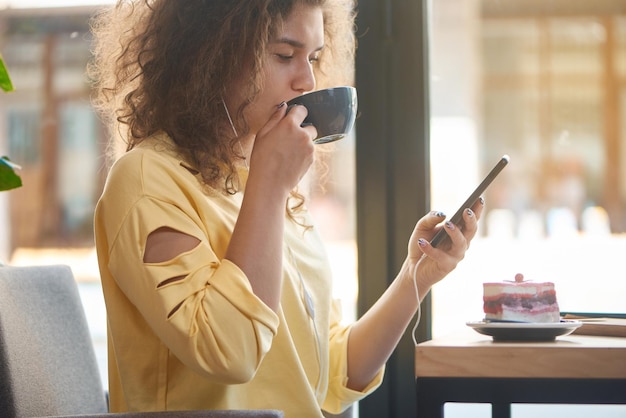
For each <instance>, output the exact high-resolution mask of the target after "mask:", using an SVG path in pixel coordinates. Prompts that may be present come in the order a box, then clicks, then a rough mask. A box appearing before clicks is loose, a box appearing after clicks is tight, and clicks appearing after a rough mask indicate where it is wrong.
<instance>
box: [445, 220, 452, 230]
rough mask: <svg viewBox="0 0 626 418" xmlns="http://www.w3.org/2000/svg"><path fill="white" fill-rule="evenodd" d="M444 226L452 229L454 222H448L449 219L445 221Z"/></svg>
mask: <svg viewBox="0 0 626 418" xmlns="http://www.w3.org/2000/svg"><path fill="white" fill-rule="evenodd" d="M446 227H447V228H448V229H454V224H453V223H452V222H450V221H447V222H446Z"/></svg>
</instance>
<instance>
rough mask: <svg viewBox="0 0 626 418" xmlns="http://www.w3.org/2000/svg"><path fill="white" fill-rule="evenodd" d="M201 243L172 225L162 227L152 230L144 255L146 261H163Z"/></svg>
mask: <svg viewBox="0 0 626 418" xmlns="http://www.w3.org/2000/svg"><path fill="white" fill-rule="evenodd" d="M198 244H200V240H199V239H198V238H196V237H194V236H191V235H188V234H185V233H183V232H180V231H177V230H175V229H173V228H170V227H160V228H157V229H156V230H154V231H152V232H150V234H149V235H148V239H147V240H146V249H145V251H144V255H143V261H144V263H162V262H165V261H168V260H171V259H173V258H174V257H176V256H178V255H180V254H182V253H185V252H187V251H191V250H192V249H193V248H195V247H196V246H198Z"/></svg>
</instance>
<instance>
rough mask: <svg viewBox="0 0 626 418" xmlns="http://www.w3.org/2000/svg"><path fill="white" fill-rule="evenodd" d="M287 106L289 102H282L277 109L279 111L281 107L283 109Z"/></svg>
mask: <svg viewBox="0 0 626 418" xmlns="http://www.w3.org/2000/svg"><path fill="white" fill-rule="evenodd" d="M286 104H287V102H281V104H279V105H278V106H277V107H276V108H277V109H280V108H281V107H283V106H284V105H286Z"/></svg>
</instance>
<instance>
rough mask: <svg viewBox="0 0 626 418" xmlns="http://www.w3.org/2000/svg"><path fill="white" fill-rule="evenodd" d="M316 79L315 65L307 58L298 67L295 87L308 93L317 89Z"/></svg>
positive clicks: (301, 91) (294, 81)
mask: <svg viewBox="0 0 626 418" xmlns="http://www.w3.org/2000/svg"><path fill="white" fill-rule="evenodd" d="M315 85H316V80H315V72H314V71H313V65H312V64H311V63H310V62H309V61H308V60H307V61H306V62H305V63H303V64H302V65H301V66H300V68H298V73H297V76H296V77H295V78H294V80H293V85H292V86H293V89H294V90H296V91H298V92H300V93H306V92H309V91H313V90H315Z"/></svg>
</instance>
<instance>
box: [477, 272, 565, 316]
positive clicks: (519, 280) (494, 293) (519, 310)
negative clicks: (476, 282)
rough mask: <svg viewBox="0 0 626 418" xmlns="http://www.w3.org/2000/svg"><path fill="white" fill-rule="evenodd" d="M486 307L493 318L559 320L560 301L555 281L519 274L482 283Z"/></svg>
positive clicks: (484, 308) (487, 312)
mask: <svg viewBox="0 0 626 418" xmlns="http://www.w3.org/2000/svg"><path fill="white" fill-rule="evenodd" d="M483 302H484V304H483V310H484V312H485V319H486V320H491V321H516V322H559V321H560V320H561V317H560V311H559V305H558V303H557V301H556V291H555V289H554V283H551V282H544V283H536V282H532V281H524V276H523V275H521V274H517V275H516V276H515V281H505V282H501V283H483Z"/></svg>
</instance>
